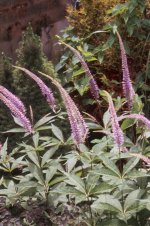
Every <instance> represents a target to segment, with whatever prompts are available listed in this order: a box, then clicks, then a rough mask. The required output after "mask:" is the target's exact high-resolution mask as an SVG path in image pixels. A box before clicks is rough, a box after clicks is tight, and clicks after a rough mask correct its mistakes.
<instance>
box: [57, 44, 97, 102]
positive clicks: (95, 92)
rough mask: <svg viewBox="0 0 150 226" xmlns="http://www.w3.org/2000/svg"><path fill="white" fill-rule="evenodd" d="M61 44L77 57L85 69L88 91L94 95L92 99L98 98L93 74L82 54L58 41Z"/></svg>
mask: <svg viewBox="0 0 150 226" xmlns="http://www.w3.org/2000/svg"><path fill="white" fill-rule="evenodd" d="M60 43H61V44H64V45H65V46H67V47H68V48H69V49H70V50H71V51H72V52H73V53H74V55H75V56H76V57H77V58H78V59H79V61H80V63H81V65H82V68H83V69H84V70H85V73H86V75H87V76H88V77H89V79H90V80H89V87H90V91H91V93H92V95H93V97H94V99H96V100H97V99H98V98H99V88H98V85H97V83H96V81H95V79H94V77H93V75H92V74H91V72H90V69H89V67H88V65H87V63H86V62H85V61H84V59H83V57H82V55H81V54H80V53H79V52H78V51H77V50H76V49H74V48H73V47H72V46H70V45H68V44H66V43H65V42H62V41H61V42H60Z"/></svg>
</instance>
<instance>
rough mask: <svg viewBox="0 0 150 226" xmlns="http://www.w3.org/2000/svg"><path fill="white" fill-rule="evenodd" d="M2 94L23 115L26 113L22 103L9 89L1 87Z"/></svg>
mask: <svg viewBox="0 0 150 226" xmlns="http://www.w3.org/2000/svg"><path fill="white" fill-rule="evenodd" d="M0 93H2V94H3V95H4V96H5V97H6V98H8V99H9V100H10V101H11V102H12V103H13V104H14V105H15V106H16V107H17V108H18V109H19V110H20V111H21V112H22V113H24V114H25V113H26V109H25V106H24V104H23V103H22V101H21V100H20V99H19V98H18V97H17V96H15V95H14V94H13V93H11V92H10V91H9V90H8V89H6V88H5V87H3V86H0Z"/></svg>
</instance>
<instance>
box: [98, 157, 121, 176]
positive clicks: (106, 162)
mask: <svg viewBox="0 0 150 226" xmlns="http://www.w3.org/2000/svg"><path fill="white" fill-rule="evenodd" d="M100 158H101V159H102V161H103V163H104V165H105V166H106V167H107V168H108V169H110V170H111V171H112V172H113V173H115V174H116V175H117V176H118V177H121V174H120V171H119V170H118V168H117V166H116V165H115V164H114V163H113V161H111V160H109V159H108V158H106V157H104V156H101V157H100Z"/></svg>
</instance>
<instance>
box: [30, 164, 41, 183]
mask: <svg viewBox="0 0 150 226" xmlns="http://www.w3.org/2000/svg"><path fill="white" fill-rule="evenodd" d="M28 168H29V171H30V172H31V174H32V176H33V177H35V178H36V179H37V180H38V182H39V183H40V184H42V185H44V184H45V183H44V177H43V174H42V171H41V169H40V168H39V167H38V166H36V165H35V164H33V163H30V162H28Z"/></svg>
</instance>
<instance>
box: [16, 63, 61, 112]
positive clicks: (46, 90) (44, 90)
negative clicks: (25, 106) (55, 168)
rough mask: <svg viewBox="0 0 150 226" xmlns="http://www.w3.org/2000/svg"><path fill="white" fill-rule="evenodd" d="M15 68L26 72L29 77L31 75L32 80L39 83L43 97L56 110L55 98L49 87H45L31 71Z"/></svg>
mask: <svg viewBox="0 0 150 226" xmlns="http://www.w3.org/2000/svg"><path fill="white" fill-rule="evenodd" d="M15 68H18V69H20V70H22V71H24V72H25V73H26V74H27V75H29V77H30V78H32V79H33V80H34V81H35V82H36V83H37V85H38V86H39V88H40V90H41V92H42V95H43V96H44V97H45V98H46V101H47V103H48V104H49V106H50V107H51V108H52V109H55V106H56V105H55V98H54V95H53V92H52V90H51V89H50V88H49V87H47V86H46V85H45V83H44V82H43V81H42V80H41V79H40V78H39V77H37V76H36V75H35V74H34V73H32V72H31V71H29V70H27V69H25V68H22V67H18V66H15Z"/></svg>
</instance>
